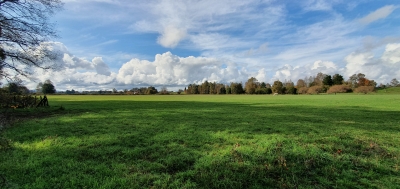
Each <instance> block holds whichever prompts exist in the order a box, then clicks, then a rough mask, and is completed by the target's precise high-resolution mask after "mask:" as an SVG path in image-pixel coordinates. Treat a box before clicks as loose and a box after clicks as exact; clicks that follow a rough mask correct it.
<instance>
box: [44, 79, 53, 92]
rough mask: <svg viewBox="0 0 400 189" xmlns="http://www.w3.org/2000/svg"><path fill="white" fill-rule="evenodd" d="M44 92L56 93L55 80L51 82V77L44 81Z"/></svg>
mask: <svg viewBox="0 0 400 189" xmlns="http://www.w3.org/2000/svg"><path fill="white" fill-rule="evenodd" d="M42 93H43V94H54V93H56V88H55V87H54V85H53V82H51V81H50V80H49V79H48V80H46V81H45V82H44V83H43V86H42Z"/></svg>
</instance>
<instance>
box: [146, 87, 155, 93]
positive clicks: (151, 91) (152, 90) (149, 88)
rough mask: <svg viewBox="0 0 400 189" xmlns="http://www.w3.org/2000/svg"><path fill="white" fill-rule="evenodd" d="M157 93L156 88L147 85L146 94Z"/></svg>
mask: <svg viewBox="0 0 400 189" xmlns="http://www.w3.org/2000/svg"><path fill="white" fill-rule="evenodd" d="M157 93H158V91H157V89H156V88H155V87H153V86H150V87H148V88H147V90H146V94H157Z"/></svg>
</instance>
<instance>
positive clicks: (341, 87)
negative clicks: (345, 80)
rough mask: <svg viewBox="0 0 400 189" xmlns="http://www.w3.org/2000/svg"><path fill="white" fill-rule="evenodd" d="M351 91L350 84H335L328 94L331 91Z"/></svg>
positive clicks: (329, 92)
mask: <svg viewBox="0 0 400 189" xmlns="http://www.w3.org/2000/svg"><path fill="white" fill-rule="evenodd" d="M348 92H351V87H350V86H348V85H333V86H332V87H330V88H329V90H328V91H327V93H328V94H331V93H348Z"/></svg>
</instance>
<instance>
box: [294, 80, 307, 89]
mask: <svg viewBox="0 0 400 189" xmlns="http://www.w3.org/2000/svg"><path fill="white" fill-rule="evenodd" d="M296 87H297V88H298V89H300V88H302V87H307V83H306V82H305V81H304V80H303V79H299V80H298V81H297V84H296Z"/></svg>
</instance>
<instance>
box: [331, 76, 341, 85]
mask: <svg viewBox="0 0 400 189" xmlns="http://www.w3.org/2000/svg"><path fill="white" fill-rule="evenodd" d="M343 81H344V79H343V76H342V75H340V74H335V75H333V76H332V82H333V85H341V84H343Z"/></svg>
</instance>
